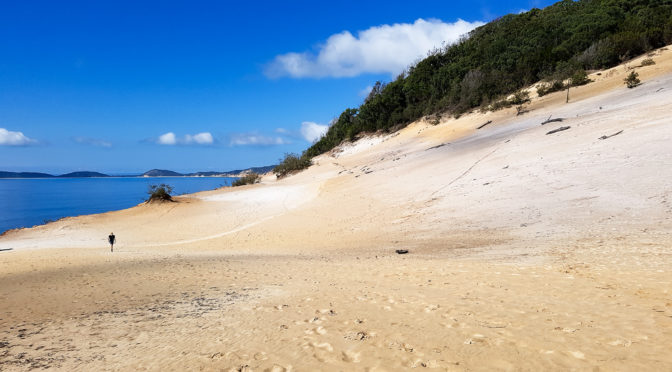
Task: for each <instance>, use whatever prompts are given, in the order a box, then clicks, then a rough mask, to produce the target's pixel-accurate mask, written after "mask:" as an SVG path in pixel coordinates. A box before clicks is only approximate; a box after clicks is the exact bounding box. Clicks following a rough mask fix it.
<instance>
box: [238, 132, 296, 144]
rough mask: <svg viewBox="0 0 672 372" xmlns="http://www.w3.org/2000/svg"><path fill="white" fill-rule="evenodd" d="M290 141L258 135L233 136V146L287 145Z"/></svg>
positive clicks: (239, 134)
mask: <svg viewBox="0 0 672 372" xmlns="http://www.w3.org/2000/svg"><path fill="white" fill-rule="evenodd" d="M289 143H291V142H290V141H288V140H286V139H284V138H282V137H271V136H265V135H262V134H258V133H238V134H234V135H232V136H231V141H230V142H229V144H230V145H231V146H274V145H286V144H289Z"/></svg>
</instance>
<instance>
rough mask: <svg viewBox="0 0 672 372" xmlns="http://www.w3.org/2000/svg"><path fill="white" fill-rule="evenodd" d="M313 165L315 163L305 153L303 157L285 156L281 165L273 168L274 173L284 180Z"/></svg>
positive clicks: (295, 155)
mask: <svg viewBox="0 0 672 372" xmlns="http://www.w3.org/2000/svg"><path fill="white" fill-rule="evenodd" d="M312 164H313V162H312V161H311V160H310V158H309V157H308V155H306V154H305V153H304V154H303V155H301V156H299V155H297V154H285V158H284V159H282V160H280V164H278V165H276V166H275V168H273V173H275V175H276V176H277V177H278V178H282V177H285V176H288V175H290V174H293V173H296V172H298V171H300V170H303V169H306V168H308V167H310V166H311V165H312Z"/></svg>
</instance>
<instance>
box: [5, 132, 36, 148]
mask: <svg viewBox="0 0 672 372" xmlns="http://www.w3.org/2000/svg"><path fill="white" fill-rule="evenodd" d="M35 143H37V141H36V140H34V139H32V138H28V137H26V136H25V135H24V134H23V133H22V132H12V131H10V130H7V129H5V128H0V146H27V145H32V144H35Z"/></svg>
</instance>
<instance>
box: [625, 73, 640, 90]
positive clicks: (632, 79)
mask: <svg viewBox="0 0 672 372" xmlns="http://www.w3.org/2000/svg"><path fill="white" fill-rule="evenodd" d="M623 81H624V82H625V85H627V86H628V88H630V89H632V88H634V87H636V86H638V85H639V83H641V81H640V80H639V74H638V73H636V72H635V71H633V72H631V73H630V75H628V77H626V78H625V79H624V80H623Z"/></svg>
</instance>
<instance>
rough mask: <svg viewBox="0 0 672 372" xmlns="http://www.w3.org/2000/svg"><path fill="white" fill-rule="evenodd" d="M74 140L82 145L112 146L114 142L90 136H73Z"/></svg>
mask: <svg viewBox="0 0 672 372" xmlns="http://www.w3.org/2000/svg"><path fill="white" fill-rule="evenodd" d="M72 140H73V141H75V142H77V143H80V144H82V145H91V146H98V147H107V148H109V147H112V143H110V142H107V141H105V140H102V139H98V138H89V137H73V138H72Z"/></svg>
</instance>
